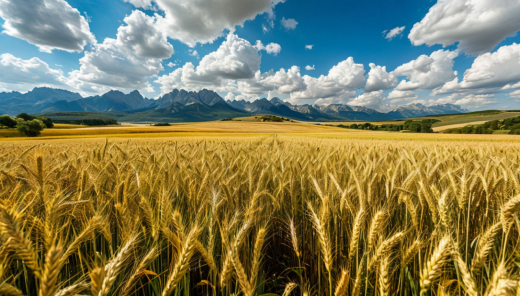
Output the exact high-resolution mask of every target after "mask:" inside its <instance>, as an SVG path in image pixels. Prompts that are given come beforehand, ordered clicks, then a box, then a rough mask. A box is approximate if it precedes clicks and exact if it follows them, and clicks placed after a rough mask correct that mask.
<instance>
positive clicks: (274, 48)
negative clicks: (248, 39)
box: [255, 40, 282, 56]
mask: <svg viewBox="0 0 520 296" xmlns="http://www.w3.org/2000/svg"><path fill="white" fill-rule="evenodd" d="M255 48H256V49H257V50H258V51H261V50H265V51H266V52H267V53H268V54H272V55H274V56H277V55H278V54H279V53H280V52H281V51H282V47H281V46H280V44H278V43H273V42H271V43H269V44H267V45H265V46H264V44H263V43H262V41H260V40H257V41H256V44H255Z"/></svg>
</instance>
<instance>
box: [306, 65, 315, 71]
mask: <svg viewBox="0 0 520 296" xmlns="http://www.w3.org/2000/svg"><path fill="white" fill-rule="evenodd" d="M315 69H316V67H314V65H312V66H309V65H307V66H305V70H307V71H313V70H315Z"/></svg>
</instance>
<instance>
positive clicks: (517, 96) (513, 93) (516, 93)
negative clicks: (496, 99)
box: [508, 90, 520, 100]
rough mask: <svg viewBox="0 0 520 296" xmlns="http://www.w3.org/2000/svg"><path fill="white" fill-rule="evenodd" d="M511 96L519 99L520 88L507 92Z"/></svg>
mask: <svg viewBox="0 0 520 296" xmlns="http://www.w3.org/2000/svg"><path fill="white" fill-rule="evenodd" d="M508 96H510V97H511V98H515V99H519V100H520V90H516V91H514V92H511V93H509V94H508Z"/></svg>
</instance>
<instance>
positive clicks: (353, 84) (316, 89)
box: [291, 57, 366, 101]
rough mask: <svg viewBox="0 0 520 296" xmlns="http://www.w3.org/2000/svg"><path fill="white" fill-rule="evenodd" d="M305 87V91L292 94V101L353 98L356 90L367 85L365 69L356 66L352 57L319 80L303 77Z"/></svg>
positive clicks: (360, 65) (361, 66) (358, 65)
mask: <svg viewBox="0 0 520 296" xmlns="http://www.w3.org/2000/svg"><path fill="white" fill-rule="evenodd" d="M303 80H304V82H305V85H306V86H307V87H306V89H305V90H304V91H296V92H292V93H291V99H292V100H293V101H295V100H303V99H326V98H332V97H335V98H338V99H344V98H349V97H352V96H353V95H354V94H355V93H356V90H357V89H359V88H362V87H363V86H364V85H365V82H366V78H365V69H364V67H363V65H362V64H356V63H355V62H354V59H353V58H352V57H349V58H348V59H346V60H344V61H342V62H340V63H339V64H337V65H336V66H334V67H332V69H330V71H329V73H328V75H327V76H324V75H321V76H320V77H318V78H314V77H310V76H308V75H305V76H303Z"/></svg>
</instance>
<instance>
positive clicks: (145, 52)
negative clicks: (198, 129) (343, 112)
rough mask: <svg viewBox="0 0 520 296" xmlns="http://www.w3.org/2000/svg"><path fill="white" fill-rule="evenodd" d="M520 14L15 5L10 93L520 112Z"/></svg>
mask: <svg viewBox="0 0 520 296" xmlns="http://www.w3.org/2000/svg"><path fill="white" fill-rule="evenodd" d="M518 15H520V3H519V2H518V1H517V0H499V1H495V0H467V1H466V0H444V1H438V2H435V1H427V0H413V1H412V0H403V1H381V0H367V1H342V0H322V1H316V0H298V1H296V0H285V1H282V0H190V1H188V0H156V1H152V0H126V2H125V1H123V0H33V1H31V3H28V1H16V0H4V1H3V2H0V24H1V25H2V28H3V29H2V34H0V91H10V90H17V91H22V92H24V91H28V90H30V89H32V88H33V87H36V86H51V87H59V88H64V89H68V90H71V91H76V92H79V93H81V94H82V95H84V96H87V95H93V94H99V93H103V92H106V91H108V90H110V89H119V90H122V91H125V92H128V91H131V90H133V89H138V90H139V91H140V92H141V93H142V94H143V95H145V96H147V97H158V96H160V95H161V94H163V93H167V92H169V91H171V90H172V89H173V88H184V89H187V90H193V91H196V90H200V89H202V88H207V89H212V90H215V91H217V92H218V93H219V94H220V95H222V96H223V97H226V98H227V99H236V100H239V99H246V100H254V99H256V98H260V97H274V96H277V97H280V98H282V99H284V100H289V101H291V102H292V103H297V104H307V103H309V104H312V103H315V104H330V103H348V104H352V105H364V106H368V107H372V108H376V109H378V110H383V111H386V110H391V109H393V108H395V107H397V106H399V105H403V104H410V103H423V104H427V105H428V104H443V103H453V104H458V105H461V106H462V107H465V108H467V109H470V110H479V109H491V108H499V109H515V108H516V109H520V45H518V46H517V44H516V43H520V36H518V35H517V32H518V31H519V30H520V18H519V17H518ZM282 20H284V21H286V20H287V22H286V23H288V24H292V26H289V25H287V26H284V22H282ZM403 27H404V28H403ZM412 28H413V29H412ZM40 30H41V31H40ZM391 30H393V31H391ZM35 32H36V33H35ZM389 32H394V33H396V34H395V36H393V38H390V37H391V36H389V35H388V34H389ZM385 37H387V38H385ZM258 41H260V42H261V44H259V43H258ZM307 45H312V49H310V48H306V46H307ZM371 63H373V65H372V66H373V67H371ZM306 67H307V68H308V69H306ZM382 67H386V68H384V69H383V68H382ZM281 69H283V70H281ZM2 73H3V74H2Z"/></svg>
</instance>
